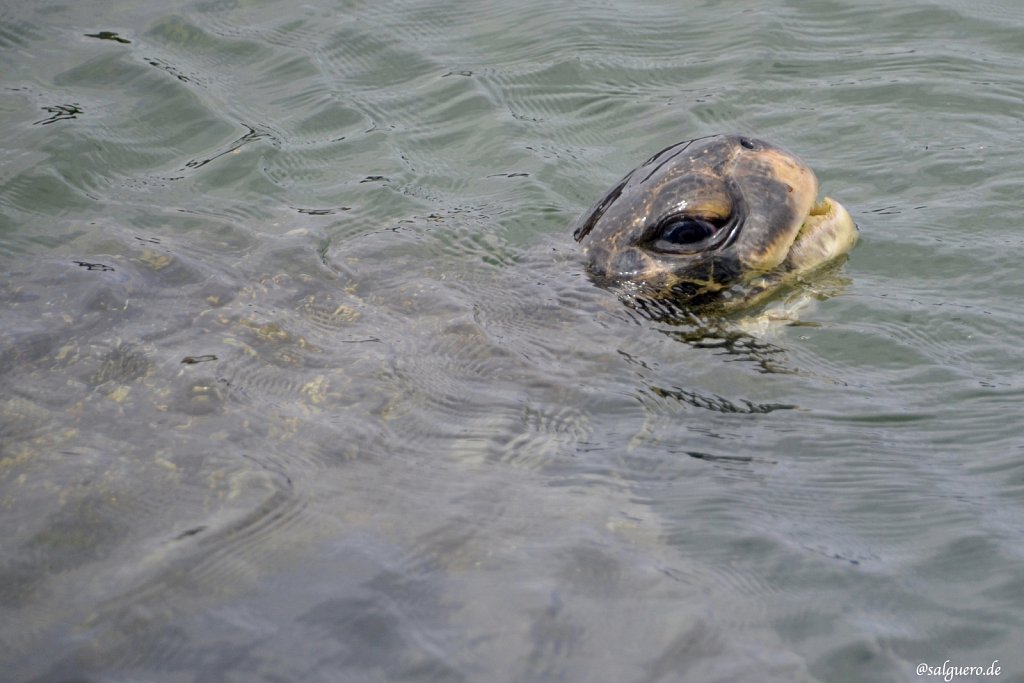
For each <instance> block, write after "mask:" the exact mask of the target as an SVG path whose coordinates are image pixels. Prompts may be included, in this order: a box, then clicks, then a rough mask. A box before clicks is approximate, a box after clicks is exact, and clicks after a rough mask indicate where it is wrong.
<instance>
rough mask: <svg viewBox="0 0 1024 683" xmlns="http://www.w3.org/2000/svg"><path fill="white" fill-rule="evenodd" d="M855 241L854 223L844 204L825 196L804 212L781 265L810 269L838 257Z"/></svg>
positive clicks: (797, 269)
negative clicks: (804, 214)
mask: <svg viewBox="0 0 1024 683" xmlns="http://www.w3.org/2000/svg"><path fill="white" fill-rule="evenodd" d="M856 243H857V225H856V223H854V222H853V218H851V217H850V213H849V212H848V211H847V210H846V207H844V206H843V205H842V204H840V203H839V202H837V201H836V200H834V199H832V198H831V197H825V198H823V199H821V200H820V201H818V202H816V203H815V204H814V206H812V207H811V210H810V211H809V212H808V214H807V218H805V219H804V222H803V225H801V226H800V232H799V233H798V234H797V237H796V241H794V242H793V246H792V247H790V249H789V255H788V256H787V257H786V263H785V265H786V267H787V269H788V270H792V271H804V270H811V269H812V268H816V267H818V266H820V265H822V264H824V263H827V262H828V261H831V260H833V259H835V258H836V257H838V256H842V255H843V254H845V253H846V252H848V251H850V249H852V248H853V245H854V244H856Z"/></svg>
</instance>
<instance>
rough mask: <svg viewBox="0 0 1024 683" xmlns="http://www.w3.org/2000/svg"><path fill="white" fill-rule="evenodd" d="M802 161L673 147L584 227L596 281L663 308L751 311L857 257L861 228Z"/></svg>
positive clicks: (580, 237)
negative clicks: (717, 306)
mask: <svg viewBox="0 0 1024 683" xmlns="http://www.w3.org/2000/svg"><path fill="white" fill-rule="evenodd" d="M817 196H818V179H817V177H816V176H815V175H814V172H813V171H812V170H811V169H810V168H808V167H807V165H806V164H804V163H803V162H802V161H801V160H800V159H798V158H797V157H796V156H795V155H793V154H791V153H790V152H788V151H786V150H785V149H783V148H781V147H778V146H776V145H773V144H770V143H768V142H764V141H762V140H757V139H754V138H751V137H746V136H743V135H715V136H711V137H705V138H697V139H695V140H689V141H686V142H680V143H677V144H675V145H672V146H671V147H668V148H666V149H664V150H662V151H660V152H658V153H657V154H655V155H654V156H653V157H651V158H650V159H648V160H647V161H646V162H644V163H643V164H642V165H641V166H640V167H638V168H637V169H635V170H633V171H632V172H630V173H629V174H628V175H627V176H626V177H625V178H623V179H622V180H621V181H620V182H619V183H618V184H617V185H615V187H613V188H612V189H611V190H610V191H609V192H608V193H607V194H606V195H605V196H604V197H603V198H602V199H601V200H600V201H599V202H597V204H596V205H594V207H593V208H592V209H590V210H589V211H587V212H586V213H585V214H584V215H583V216H582V217H581V218H580V219H579V221H578V222H577V224H576V227H575V231H574V233H573V237H574V238H575V239H576V241H577V242H579V243H580V244H581V245H582V248H583V253H584V255H585V257H586V258H587V261H588V265H589V268H590V271H591V273H592V275H593V276H594V277H595V279H596V280H598V281H599V282H601V283H609V284H622V285H626V286H627V289H629V290H631V291H635V290H639V291H640V292H641V293H642V294H643V295H645V296H647V297H651V298H653V299H655V300H667V299H671V300H672V301H674V302H681V303H683V304H684V305H687V306H696V305H703V304H709V303H712V302H714V303H725V304H743V303H751V302H753V301H755V300H757V301H759V300H761V298H762V296H763V295H765V294H767V293H769V292H771V291H773V290H775V289H776V288H777V287H779V286H780V285H781V284H783V283H785V282H788V281H791V280H792V279H794V278H795V277H796V276H798V275H799V274H801V273H805V272H807V271H809V270H812V269H814V268H817V267H818V266H820V265H823V264H824V263H826V262H829V261H832V260H833V259H835V258H836V257H838V256H840V255H842V254H845V253H846V252H848V251H849V250H850V249H851V248H852V247H853V245H854V243H855V242H856V241H857V227H856V225H854V222H853V219H852V218H850V214H849V213H848V212H847V211H846V209H845V208H843V206H842V205H841V204H839V202H837V201H835V200H833V199H830V198H828V197H825V198H823V199H821V200H818V199H817Z"/></svg>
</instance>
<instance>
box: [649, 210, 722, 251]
mask: <svg viewBox="0 0 1024 683" xmlns="http://www.w3.org/2000/svg"><path fill="white" fill-rule="evenodd" d="M717 231H718V228H717V227H715V225H714V224H712V223H711V222H710V221H706V220H704V219H703V218H693V217H691V216H684V217H680V218H673V219H670V220H668V221H666V223H665V224H664V225H663V226H662V228H661V234H660V235H658V241H659V242H661V241H664V242H668V243H670V244H678V245H680V246H685V245H691V244H696V243H698V242H703V241H704V240H706V239H708V238H709V237H711V236H713V235H714V234H715V233H716V232H717Z"/></svg>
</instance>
